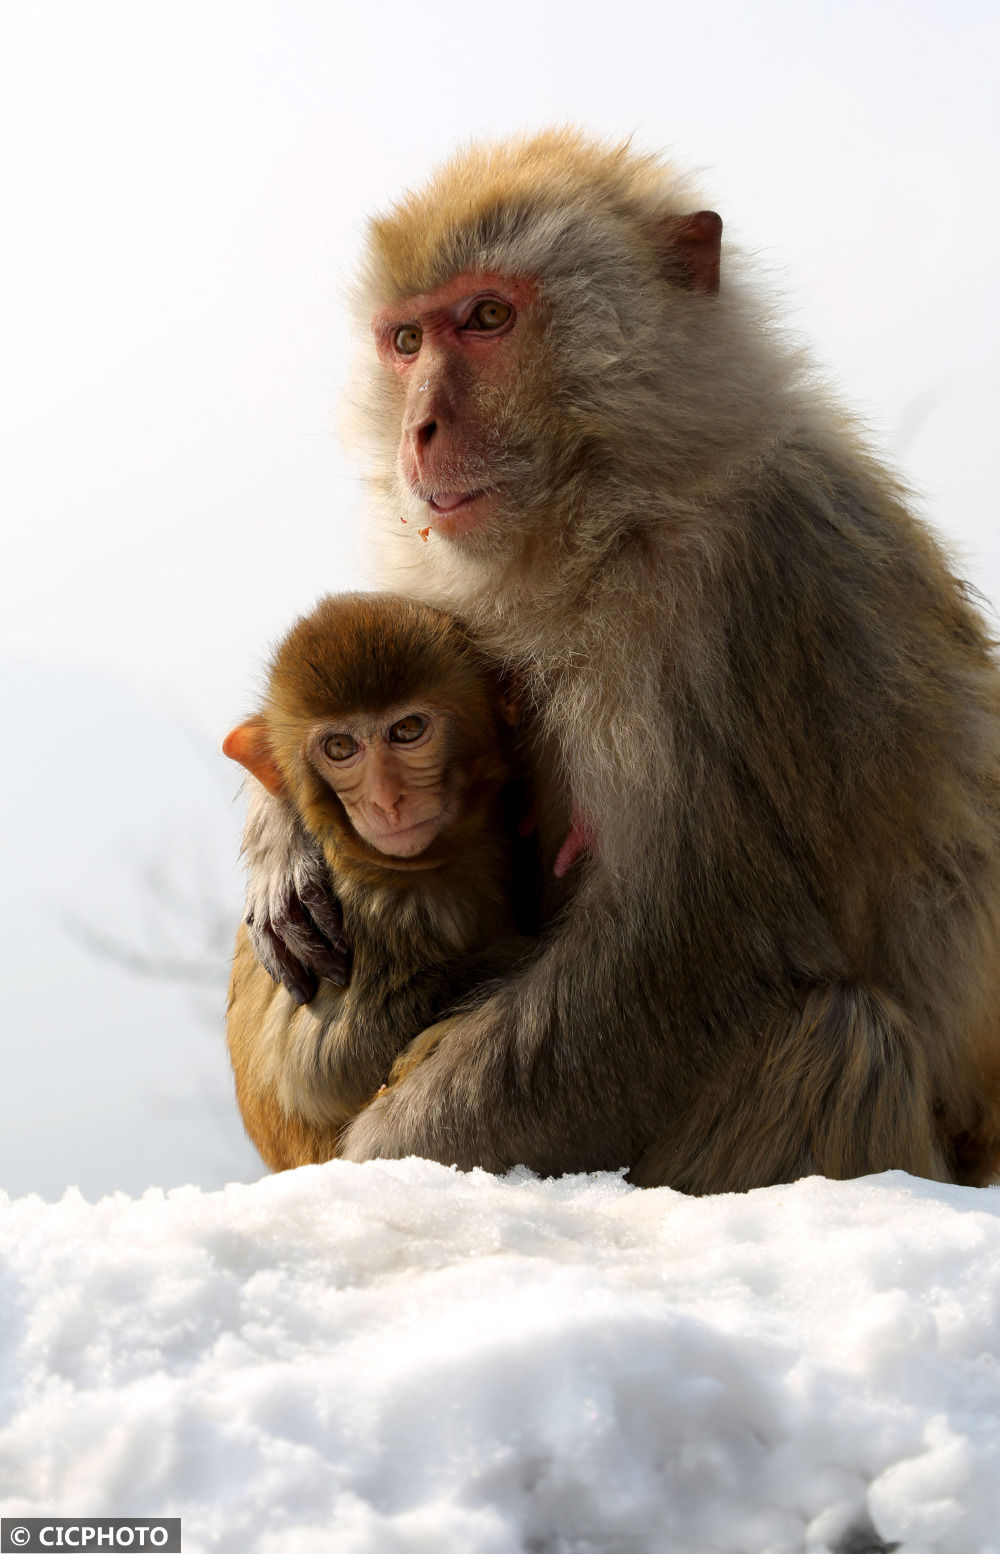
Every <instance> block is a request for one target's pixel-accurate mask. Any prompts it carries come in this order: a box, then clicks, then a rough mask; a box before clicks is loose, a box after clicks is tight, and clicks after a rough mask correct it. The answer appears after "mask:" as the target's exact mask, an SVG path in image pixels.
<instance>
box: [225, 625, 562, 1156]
mask: <svg viewBox="0 0 1000 1554" xmlns="http://www.w3.org/2000/svg"><path fill="white" fill-rule="evenodd" d="M515 719H516V713H515V705H514V700H513V698H512V697H511V696H510V695H509V694H508V693H506V692H505V690H504V688H503V687H502V685H501V682H500V679H499V676H498V675H497V674H496V672H495V671H494V670H493V669H492V668H491V667H490V666H489V665H488V664H487V662H486V661H485V660H484V659H483V658H482V657H481V655H480V654H479V653H478V651H477V649H476V648H475V646H474V644H473V643H472V641H471V640H470V638H469V637H468V636H467V635H466V634H465V632H464V631H463V630H462V628H461V627H460V626H459V625H458V624H457V622H455V621H454V620H453V619H452V618H451V617H450V616H448V615H446V614H444V613H442V612H441V611H439V610H435V609H432V608H430V607H429V606H427V605H422V604H417V603H415V602H414V601H413V600H410V599H403V598H397V597H394V596H392V595H388V594H342V595H337V596H330V597H328V598H326V599H324V600H322V601H321V603H320V604H319V605H318V607H317V608H316V609H315V610H314V611H313V613H312V614H311V615H308V616H305V617H304V618H303V619H301V620H300V621H299V622H298V623H297V624H296V625H295V627H294V628H293V629H292V631H291V632H290V633H289V635H288V636H287V637H286V638H285V640H284V641H283V642H282V643H281V645H280V647H279V648H278V650H277V652H276V653H275V655H274V658H273V661H272V663H271V669H270V677H269V684H268V691H267V696H266V699H265V703H264V708H263V711H262V712H260V713H259V714H258V715H257V716H255V717H252V718H250V719H248V720H247V721H246V722H245V723H241V724H239V725H238V726H237V727H236V728H234V729H233V730H232V732H231V733H230V734H229V735H227V737H226V740H225V742H224V744H223V747H222V748H223V750H224V752H225V753H226V755H228V756H230V757H232V759H233V760H235V761H238V762H239V763H240V764H241V765H242V766H245V767H246V769H247V770H248V771H249V772H251V773H252V774H253V776H254V777H256V778H257V779H258V781H259V782H261V783H262V784H263V785H264V787H265V788H267V789H268V791H269V792H270V793H272V794H274V795H275V796H276V797H278V798H280V799H283V800H284V801H285V802H286V805H287V807H288V808H287V819H288V824H289V826H290V827H291V828H295V827H300V828H301V829H302V830H304V831H305V832H306V834H307V836H308V837H309V838H310V839H311V840H312V842H313V844H314V845H315V846H316V847H317V848H318V849H319V850H320V851H321V852H322V855H323V857H324V859H325V861H326V864H327V867H328V869H329V871H330V874H331V877H332V885H333V889H334V892H335V894H336V896H337V897H338V898H339V900H340V904H341V909H342V911H343V918H344V932H345V934H346V936H347V939H348V941H349V943H350V944H351V946H352V947H353V970H352V975H351V981H350V986H349V987H347V988H342V987H338V986H335V985H334V983H333V982H331V981H323V982H322V983H321V984H320V988H319V991H318V993H317V996H316V997H315V998H314V999H313V1001H312V1002H311V1003H309V1004H304V1005H300V1004H299V1003H297V1002H296V1000H295V999H294V998H293V997H292V996H291V995H290V994H289V993H288V992H287V991H286V990H285V989H284V988H283V987H282V986H281V985H279V984H277V983H275V982H273V981H272V980H271V977H270V976H269V975H268V973H267V972H266V971H264V970H263V969H262V968H261V967H260V966H259V965H258V964H257V962H256V960H255V959H254V956H253V954H252V952H251V949H250V943H249V939H248V936H247V930H246V927H245V926H241V928H240V931H239V934H238V936H237V940H236V951H235V956H234V960H233V969H232V977H231V980H230V987H229V1007H228V1015H227V1037H228V1042H229V1053H230V1057H231V1059H232V1065H233V1072H234V1075H235V1078H236V1096H237V1100H238V1103H239V1107H240V1112H241V1114H242V1117H243V1122H244V1126H245V1127H246V1130H247V1133H248V1134H249V1136H250V1138H251V1140H252V1142H253V1144H254V1145H255V1146H256V1148H257V1150H258V1151H259V1153H260V1155H261V1157H262V1158H263V1160H264V1161H265V1163H266V1164H267V1165H268V1166H270V1167H271V1169H272V1170H276V1171H280V1170H285V1169H287V1168H288V1167H290V1166H297V1165H305V1164H307V1163H310V1162H315V1161H320V1160H329V1159H331V1158H332V1157H333V1156H335V1155H336V1154H337V1150H338V1139H339V1136H340V1134H341V1132H342V1130H343V1128H344V1127H345V1125H346V1124H347V1123H348V1122H349V1121H350V1120H351V1118H353V1117H354V1116H355V1115H356V1114H357V1113H358V1112H359V1111H360V1110H361V1109H362V1108H363V1107H364V1106H366V1105H367V1103H368V1102H369V1101H370V1100H371V1099H372V1097H373V1096H374V1095H375V1094H377V1092H378V1091H379V1090H380V1089H381V1088H382V1087H384V1086H385V1085H386V1084H387V1083H390V1082H395V1081H396V1080H398V1079H399V1078H402V1077H403V1076H404V1075H405V1074H406V1073H408V1072H409V1071H410V1069H411V1067H413V1066H414V1064H415V1063H417V1062H419V1061H422V1059H423V1058H424V1057H425V1056H426V1055H427V1054H428V1053H429V1052H430V1051H431V1050H433V1048H434V1046H435V1045H436V1043H437V1040H438V1039H439V1038H440V1035H441V1034H443V1032H444V1030H445V1028H446V1025H447V1022H446V1021H443V1020H441V1016H442V1015H444V1014H446V1013H447V1011H448V1010H450V1009H452V1008H454V1007H455V1005H456V1004H459V1003H463V1002H465V1003H466V1006H467V1000H468V999H469V997H470V995H471V994H472V993H473V992H474V990H475V989H476V988H478V987H481V986H482V985H483V984H484V983H485V984H488V982H489V979H490V978H491V976H495V975H498V974H500V973H502V972H505V971H506V972H509V971H510V970H511V968H512V966H513V965H514V964H516V962H517V960H518V959H519V957H520V955H521V953H522V951H523V949H524V948H526V946H527V940H526V939H525V938H524V937H522V935H523V934H524V932H525V931H526V930H527V929H528V928H530V927H531V926H532V925H531V922H530V906H529V903H530V901H531V900H532V899H533V895H534V880H533V873H534V868H533V861H532V860H533V849H530V848H529V847H528V845H527V844H526V843H525V842H524V841H523V840H522V839H521V838H520V837H519V829H523V827H522V828H519V820H520V818H521V815H522V813H523V810H524V807H525V806H524V795H523V792H522V790H521V784H520V781H519V778H518V774H517V765H518V763H517V759H516V736H515V732H514V729H513V724H514V722H515ZM484 991H488V987H487V988H486V989H485V990H484ZM421 1033H423V1035H422V1036H421ZM418 1036H421V1040H420V1041H419V1042H417V1041H415V1040H414V1038H416V1037H418ZM411 1043H412V1044H413V1045H412V1046H410V1044H411ZM408 1047H409V1048H410V1050H409V1051H404V1049H407V1048H408Z"/></svg>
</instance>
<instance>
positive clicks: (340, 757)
mask: <svg viewBox="0 0 1000 1554" xmlns="http://www.w3.org/2000/svg"><path fill="white" fill-rule="evenodd" d="M357 753H358V745H357V740H355V739H352V737H351V735H350V734H327V736H326V738H325V739H324V741H323V754H324V755H325V756H329V758H330V760H331V761H347V760H349V759H350V757H351V756H352V755H357Z"/></svg>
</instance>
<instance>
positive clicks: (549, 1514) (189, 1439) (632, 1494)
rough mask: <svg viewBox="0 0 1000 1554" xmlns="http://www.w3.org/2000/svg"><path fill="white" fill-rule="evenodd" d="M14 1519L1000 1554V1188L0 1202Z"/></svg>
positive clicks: (258, 1188) (595, 1187)
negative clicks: (116, 1519)
mask: <svg viewBox="0 0 1000 1554" xmlns="http://www.w3.org/2000/svg"><path fill="white" fill-rule="evenodd" d="M0 1218H2V1239H0V1245H2V1246H3V1248H4V1251H3V1254H2V1264H0V1505H2V1510H3V1512H4V1514H5V1515H12V1514H15V1513H17V1514H22V1515H39V1516H40V1515H46V1514H53V1515H56V1514H61V1515H96V1514H107V1515H126V1514H131V1515H137V1516H138V1515H147V1516H161V1515H174V1516H177V1515H180V1516H181V1517H182V1518H183V1534H184V1550H185V1554H198V1551H202V1550H206V1551H207V1550H209V1549H216V1550H221V1551H224V1554H248V1551H252V1554H258V1551H259V1554H323V1551H328V1550H329V1551H334V1554H521V1551H525V1554H703V1551H704V1554H709V1551H711V1554H762V1551H765V1550H766V1551H768V1554H796V1551H801V1550H811V1551H815V1554H819V1551H821V1550H826V1549H839V1550H843V1551H847V1550H850V1551H852V1554H858V1551H861V1550H868V1549H885V1548H887V1547H891V1546H892V1545H893V1544H894V1543H898V1545H899V1548H900V1549H901V1550H902V1551H905V1554H929V1551H934V1554H1000V1363H998V1337H1000V1192H997V1191H995V1190H988V1191H979V1192H977V1191H974V1190H966V1189H962V1188H950V1187H942V1186H938V1185H936V1184H932V1183H927V1182H918V1181H915V1180H913V1179H911V1178H909V1177H906V1176H903V1175H901V1174H893V1175H887V1176H882V1177H876V1178H870V1179H867V1180H865V1181H860V1182H845V1183H838V1182H824V1181H820V1180H817V1179H813V1180H807V1181H803V1182H799V1183H797V1184H796V1185H794V1186H791V1187H782V1188H772V1189H769V1190H767V1191H761V1192H755V1193H749V1194H747V1195H746V1196H726V1197H719V1198H711V1199H701V1200H694V1199H686V1198H683V1197H680V1196H679V1195H677V1194H674V1193H671V1192H669V1191H666V1190H661V1191H656V1192H639V1191H634V1190H632V1189H630V1188H628V1187H626V1186H625V1185H623V1183H622V1182H621V1181H620V1180H619V1179H618V1178H617V1177H613V1176H597V1177H578V1178H570V1179H566V1180H564V1181H559V1182H542V1181H537V1180H535V1179H533V1178H531V1177H530V1176H528V1175H526V1174H524V1173H514V1174H513V1175H512V1176H511V1177H509V1178H507V1179H505V1180H496V1179H494V1178H491V1177H489V1176H484V1175H482V1174H480V1173H474V1174H472V1175H470V1176H462V1175H458V1174H456V1173H453V1172H450V1171H446V1170H444V1169H442V1168H441V1167H439V1166H435V1165H430V1164H428V1163H426V1162H422V1161H414V1160H411V1161H405V1162H400V1163H392V1162H389V1163H377V1164H372V1165H367V1166H354V1165H349V1164H345V1163H341V1162H336V1163H334V1164H332V1165H329V1166H321V1167H309V1168H307V1169H304V1170H301V1171H296V1172H289V1173H287V1174H285V1175H283V1176H278V1177H271V1178H268V1179H266V1180H264V1181H261V1182H259V1183H256V1184H254V1185H252V1186H245V1185H234V1186H231V1187H228V1188H226V1189H225V1190H224V1191H222V1192H214V1193H203V1192H200V1191H198V1190H196V1189H194V1188H182V1189H179V1190H176V1191H173V1192H170V1193H168V1194H164V1193H162V1192H160V1191H159V1190H151V1191H149V1192H147V1193H146V1194H145V1195H144V1196H143V1197H142V1198H141V1199H129V1198H126V1197H124V1196H121V1195H119V1196H115V1197H112V1198H106V1199H103V1200H102V1201H101V1202H99V1203H97V1204H87V1203H85V1202H84V1201H83V1200H82V1199H81V1198H80V1197H79V1195H77V1194H76V1193H74V1192H70V1193H68V1194H67V1195H66V1196H65V1197H64V1198H63V1199H62V1201H61V1202H59V1203H56V1204H45V1203H42V1202H41V1200H39V1199H37V1198H22V1199H18V1200H15V1201H7V1200H3V1199H2V1198H0Z"/></svg>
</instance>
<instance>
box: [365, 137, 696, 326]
mask: <svg viewBox="0 0 1000 1554" xmlns="http://www.w3.org/2000/svg"><path fill="white" fill-rule="evenodd" d="M691 198H692V196H691V191H690V189H689V188H688V186H687V184H686V181H685V180H684V179H683V178H681V176H680V175H679V174H677V173H675V172H674V171H673V170H672V169H670V168H668V167H665V166H664V165H663V164H662V163H661V162H660V161H659V159H658V158H656V157H653V156H642V155H639V154H638V153H636V152H634V151H633V150H632V149H631V146H630V144H629V142H628V141H618V142H610V141H608V142H604V141H592V140H589V139H587V138H586V137H585V136H584V135H582V134H581V133H580V132H579V131H578V130H575V129H568V128H567V129H551V130H546V131H544V132H543V133H541V134H538V135H526V136H524V137H522V138H521V139H518V140H514V141H507V142H505V143H504V144H503V145H488V144H473V145H472V146H470V147H469V148H468V149H467V150H466V151H464V152H461V153H459V154H458V155H457V156H455V157H453V158H452V160H451V161H450V162H448V163H447V164H446V165H445V166H444V167H442V168H441V169H439V170H438V172H437V173H436V174H435V175H434V177H433V178H431V179H430V180H429V182H428V183H427V184H425V185H424V187H423V188H421V189H419V190H417V191H415V192H414V193H412V194H410V195H408V196H407V197H405V198H404V199H402V200H401V201H399V203H398V204H397V205H395V206H393V208H392V209H391V210H390V211H389V212H388V214H387V215H385V216H382V217H376V218H375V219H374V220H373V221H372V222H371V225H370V228H369V244H370V247H369V261H368V270H367V273H366V277H365V278H366V281H367V284H368V288H369V290H370V293H371V294H372V295H373V296H374V297H375V298H377V299H379V300H380V302H381V303H383V304H385V303H390V302H394V301H397V300H399V299H401V298H403V297H406V296H408V295H411V294H412V293H414V292H426V291H431V290H433V289H434V288H435V287H436V286H439V285H441V284H442V282H444V281H446V280H448V279H449V277H450V276H452V275H457V274H460V273H462V272H463V271H465V270H481V271H486V270H493V271H499V272H500V273H504V272H509V271H510V269H511V266H512V264H513V263H514V262H515V261H516V263H517V265H518V267H519V269H520V272H521V273H522V274H533V273H537V274H545V275H548V274H550V273H551V271H552V265H553V261H558V260H559V258H560V255H561V256H562V258H563V260H565V257H566V255H567V253H572V258H573V262H574V263H575V264H578V263H579V262H580V252H579V248H578V247H577V243H578V241H579V237H580V235H581V232H582V230H583V228H584V227H585V225H586V220H584V222H581V220H580V217H581V213H583V214H584V216H585V217H586V213H587V212H588V211H590V212H596V211H599V212H600V215H601V218H602V222H603V223H604V224H613V223H614V222H616V221H618V222H620V223H621V224H622V225H623V226H625V227H627V228H628V229H629V230H630V231H631V232H634V231H636V230H641V229H642V228H643V227H648V228H649V231H650V238H651V240H652V237H653V227H654V224H655V223H656V221H657V220H659V219H660V218H662V217H663V216H665V215H668V214H676V215H680V214H683V213H684V212H685V211H688V210H690V209H691V208H692V207H691ZM571 233H572V234H573V236H574V237H575V238H576V240H577V243H574V244H573V247H572V249H567V248H566V247H565V239H566V237H567V236H568V235H569V234H571ZM526 244H527V247H526ZM559 268H562V265H559Z"/></svg>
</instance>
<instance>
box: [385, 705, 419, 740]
mask: <svg viewBox="0 0 1000 1554" xmlns="http://www.w3.org/2000/svg"><path fill="white" fill-rule="evenodd" d="M426 727H427V719H426V718H422V717H421V716H420V714H419V712H411V713H410V714H409V716H408V717H405V718H400V720H399V722H398V723H394V724H393V725H392V728H391V729H390V730H389V739H390V742H391V743H392V744H394V745H412V743H413V741H414V740H415V739H419V738H420V736H421V734H422V733H423V732H424V729H425V728H426Z"/></svg>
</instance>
